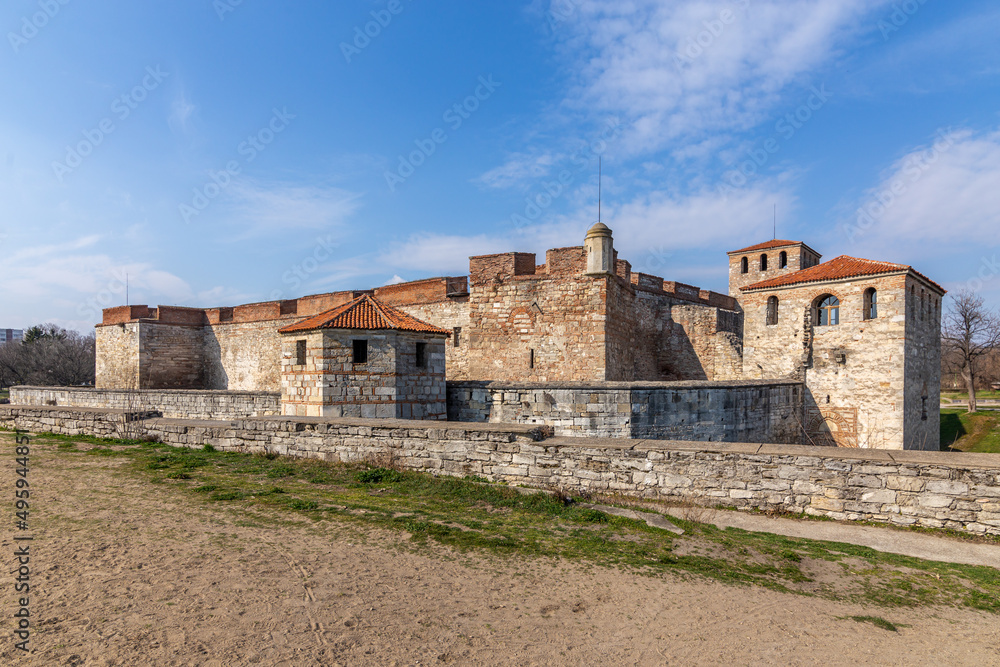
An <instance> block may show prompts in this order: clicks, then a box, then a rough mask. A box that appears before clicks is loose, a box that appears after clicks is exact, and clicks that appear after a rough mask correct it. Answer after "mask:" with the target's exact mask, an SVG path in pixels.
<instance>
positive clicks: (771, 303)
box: [767, 296, 778, 326]
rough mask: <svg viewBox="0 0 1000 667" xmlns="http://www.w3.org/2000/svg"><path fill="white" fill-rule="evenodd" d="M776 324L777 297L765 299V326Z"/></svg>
mask: <svg viewBox="0 0 1000 667" xmlns="http://www.w3.org/2000/svg"><path fill="white" fill-rule="evenodd" d="M777 323H778V297H776V296H769V297H767V326H773V325H775V324H777Z"/></svg>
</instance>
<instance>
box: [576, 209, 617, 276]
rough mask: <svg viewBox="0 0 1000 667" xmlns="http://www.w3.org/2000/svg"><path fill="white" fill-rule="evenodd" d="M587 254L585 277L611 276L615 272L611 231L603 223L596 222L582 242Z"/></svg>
mask: <svg viewBox="0 0 1000 667" xmlns="http://www.w3.org/2000/svg"><path fill="white" fill-rule="evenodd" d="M583 247H584V249H585V250H586V252H587V275H588V276H602V275H613V274H614V272H615V248H614V243H613V240H612V238H611V230H610V229H608V226H607V225H605V224H604V223H603V222H598V223H597V224H595V225H594V226H593V227H591V228H590V230H589V231H587V238H586V239H584V241H583Z"/></svg>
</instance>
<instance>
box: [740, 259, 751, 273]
mask: <svg viewBox="0 0 1000 667" xmlns="http://www.w3.org/2000/svg"><path fill="white" fill-rule="evenodd" d="M740 273H750V260H748V259H747V258H746V257H744V258H743V259H742V260H740Z"/></svg>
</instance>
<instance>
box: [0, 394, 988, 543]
mask: <svg viewBox="0 0 1000 667" xmlns="http://www.w3.org/2000/svg"><path fill="white" fill-rule="evenodd" d="M115 416H119V417H120V412H118V413H116V412H114V411H110V410H82V409H70V408H58V407H24V406H13V405H7V406H0V426H4V427H6V428H14V427H15V426H16V427H18V428H21V429H23V430H28V431H36V432H37V431H51V432H55V433H65V434H69V435H78V434H81V433H89V434H94V435H101V436H105V435H111V434H113V432H114V430H113V427H112V426H111V425H110V419H113V418H114V417H115ZM143 426H144V427H145V429H146V431H147V433H148V434H149V435H150V436H153V437H158V438H160V439H161V440H163V441H164V442H166V443H169V444H173V445H179V446H188V447H200V446H202V445H204V444H211V445H213V446H214V447H216V448H217V449H221V450H229V451H241V452H263V451H270V452H276V453H279V454H285V455H289V456H299V457H308V458H317V459H324V460H327V461H343V462H350V461H361V460H366V459H369V458H371V457H376V456H389V457H391V458H392V459H393V460H394V461H395V462H396V464H397V465H399V466H400V467H402V468H406V469H410V470H421V471H425V472H431V473H435V474H443V475H455V476H464V475H477V476H480V477H485V478H486V479H489V480H493V481H504V482H508V483H511V484H525V485H529V486H536V487H555V488H560V489H564V490H567V491H569V492H571V493H621V494H624V495H630V496H636V497H641V498H652V499H658V500H686V501H690V502H693V503H696V504H701V505H708V506H715V505H720V504H721V505H725V506H735V507H739V508H759V509H764V510H780V511H787V512H805V513H806V514H812V515H816V516H826V517H831V518H834V519H839V520H870V521H882V522H888V523H894V524H899V525H922V526H931V527H936V528H942V527H946V528H953V529H956V530H966V531H970V532H975V533H990V534H994V535H1000V455H995V454H956V453H945V452H904V451H891V452H890V451H880V450H862V449H851V450H844V449H831V448H824V447H805V446H787V445H756V444H726V443H704V442H671V441H649V440H602V439H596V438H560V437H548V432H549V431H550V429H547V428H545V427H539V426H528V425H509V424H503V425H500V424H469V423H466V424H459V423H447V425H444V424H442V423H441V422H418V421H409V420H369V419H324V418H320V417H273V418H257V419H242V420H235V421H231V422H218V421H196V420H179V419H148V420H146V421H144V422H143Z"/></svg>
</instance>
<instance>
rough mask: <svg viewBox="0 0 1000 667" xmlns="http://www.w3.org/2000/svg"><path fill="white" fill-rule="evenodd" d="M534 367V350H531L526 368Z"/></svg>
mask: <svg viewBox="0 0 1000 667" xmlns="http://www.w3.org/2000/svg"><path fill="white" fill-rule="evenodd" d="M534 367H535V350H534V349H532V350H530V351H529V352H528V368H534Z"/></svg>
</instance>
